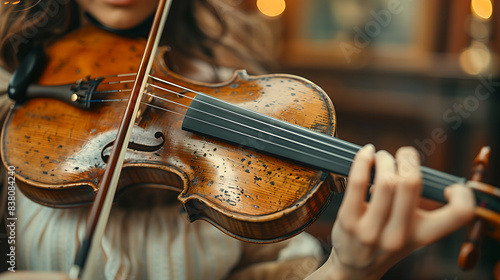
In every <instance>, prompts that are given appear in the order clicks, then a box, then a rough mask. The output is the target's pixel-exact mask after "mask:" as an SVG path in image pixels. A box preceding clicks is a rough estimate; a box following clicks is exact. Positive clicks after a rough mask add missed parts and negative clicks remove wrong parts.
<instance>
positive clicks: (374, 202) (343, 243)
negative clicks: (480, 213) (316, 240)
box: [307, 145, 475, 279]
mask: <svg viewBox="0 0 500 280" xmlns="http://www.w3.org/2000/svg"><path fill="white" fill-rule="evenodd" d="M374 165H375V166H376V174H375V179H374V184H373V193H372V197H371V199H370V202H366V201H365V196H366V192H367V189H368V185H369V181H370V172H371V169H372V166H374ZM419 166H420V162H419V158H418V153H417V151H416V150H414V149H412V148H401V149H400V150H399V151H398V152H397V154H396V159H394V158H393V157H392V156H391V155H390V154H389V153H387V152H385V151H381V152H377V153H375V151H374V148H373V146H372V145H367V146H365V147H364V148H363V149H361V150H360V152H359V153H358V154H357V155H356V157H355V160H354V163H353V166H352V168H351V171H350V174H349V178H350V180H349V183H348V187H347V190H346V194H345V197H344V201H343V203H342V205H341V207H340V209H339V214H338V218H337V221H336V223H335V225H334V227H333V230H332V245H333V249H332V252H331V254H330V257H329V258H328V260H327V261H326V262H325V264H323V266H321V267H320V268H319V269H318V270H317V271H315V272H314V273H313V274H311V275H310V276H309V277H308V278H307V279H379V278H380V277H381V276H382V275H383V274H384V273H385V272H386V271H387V270H388V269H389V268H391V267H392V266H393V265H395V264H396V263H397V262H398V261H400V260H401V259H402V258H404V257H406V256H407V255H408V254H409V253H411V252H412V251H413V250H415V249H417V248H419V247H423V246H426V245H428V244H431V243H433V242H436V241H437V240H439V239H441V238H442V237H444V236H445V235H447V234H449V233H451V232H453V231H455V230H457V229H459V228H460V227H462V226H463V225H465V224H466V223H468V222H469V221H470V220H471V219H472V218H473V216H474V207H475V203H474V199H473V194H472V191H471V190H469V189H467V188H466V187H464V186H460V185H454V186H451V187H448V188H447V189H446V190H445V196H446V197H447V199H448V201H449V203H448V204H447V205H445V206H443V207H442V208H439V209H437V210H434V211H424V210H421V209H419V208H418V201H419V199H420V193H421V187H422V182H421V174H420V169H419Z"/></svg>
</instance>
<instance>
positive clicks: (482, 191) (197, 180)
mask: <svg viewBox="0 0 500 280" xmlns="http://www.w3.org/2000/svg"><path fill="white" fill-rule="evenodd" d="M145 49H147V47H146V43H145V41H144V40H136V39H130V38H124V37H122V36H118V35H114V34H112V33H109V32H107V31H103V30H100V29H96V28H90V29H80V30H77V31H75V32H73V33H71V34H69V35H67V36H66V37H64V38H62V39H61V40H59V41H58V42H56V43H54V44H53V45H51V46H49V47H48V48H46V49H45V50H44V53H45V55H46V56H47V62H46V66H45V70H44V72H43V73H42V74H41V77H40V78H39V79H38V81H37V84H36V85H30V86H29V87H25V88H23V86H17V85H26V83H25V82H26V80H27V79H31V78H33V76H36V74H31V73H32V72H33V71H26V69H35V68H37V67H35V66H36V65H37V64H38V63H39V61H40V60H41V58H39V57H40V55H39V54H38V55H37V54H36V53H35V54H34V55H33V57H28V58H27V60H26V62H23V65H22V66H21V67H22V70H23V71H19V73H28V74H17V72H16V73H15V75H14V76H13V80H12V81H11V89H9V93H10V95H11V97H12V98H13V99H14V100H15V101H16V105H15V106H13V108H12V110H11V111H10V113H9V115H8V117H7V119H6V122H5V124H4V127H3V130H2V136H1V138H2V139H1V140H2V141H1V150H2V161H3V162H4V165H5V166H14V167H15V168H16V183H17V184H18V187H19V188H20V189H21V190H22V191H23V193H24V194H25V195H26V196H27V197H28V198H30V199H32V200H34V201H36V202H38V203H40V204H43V205H47V206H52V207H77V206H82V205H87V204H90V203H92V202H93V201H94V199H95V197H96V195H97V194H98V193H99V192H100V190H101V189H100V185H101V182H102V181H103V176H104V173H105V170H106V166H107V165H108V161H109V160H110V158H111V154H112V152H111V149H112V148H113V147H114V145H115V144H116V142H115V139H116V137H117V133H118V130H119V126H120V121H121V117H122V116H123V115H124V111H125V110H126V109H125V108H126V105H127V104H126V101H127V100H128V95H129V94H130V92H131V85H132V83H133V81H134V80H135V74H117V73H136V72H138V70H139V67H138V65H139V60H140V59H141V57H142V54H143V53H144V51H145ZM167 52H168V49H167V48H166V47H162V48H160V49H159V50H158V51H157V52H156V56H155V57H154V63H153V67H152V70H151V73H150V74H148V77H147V80H148V82H147V85H146V87H145V90H144V98H143V99H142V100H141V101H140V102H141V105H140V108H139V110H138V112H137V117H136V118H135V120H134V124H133V130H132V134H131V136H130V140H129V141H128V143H126V146H127V148H128V149H127V153H126V154H125V157H124V159H123V168H122V169H123V170H122V172H121V174H120V177H119V180H118V187H117V192H116V195H115V199H119V197H120V196H122V195H124V194H125V193H127V192H129V191H131V190H137V189H143V188H164V189H168V190H171V191H175V192H177V193H179V195H178V200H179V201H180V202H181V203H182V204H183V205H184V207H185V210H186V212H187V215H188V217H189V219H190V220H191V221H194V220H197V219H204V220H207V221H208V222H210V223H212V224H213V225H214V226H216V227H217V228H219V229H221V230H222V231H224V232H226V233H227V234H229V235H231V236H234V237H236V238H239V239H242V240H245V241H250V242H260V243H265V242H275V241H279V240H282V239H285V238H289V237H291V236H294V235H296V234H298V233H299V232H301V231H303V230H304V229H305V228H306V227H307V226H308V225H310V224H311V223H312V222H314V221H315V220H316V219H317V217H318V216H319V215H320V214H321V213H322V212H323V211H324V210H325V209H326V207H327V205H328V202H329V201H330V200H331V199H332V197H333V194H334V193H335V192H341V191H343V189H344V187H345V185H344V178H345V177H346V176H347V175H348V172H349V169H350V165H351V163H352V160H353V158H354V155H355V154H356V152H357V151H358V150H359V149H360V148H361V147H360V146H358V145H355V144H352V143H349V142H346V141H343V140H341V139H338V138H336V137H334V136H335V135H336V132H337V130H336V116H335V109H334V106H333V104H332V102H331V101H330V99H329V97H328V95H327V94H326V93H325V92H324V91H323V90H321V89H320V88H319V87H318V86H317V85H315V84H313V83H312V82H310V81H308V80H306V79H304V78H301V77H297V76H292V75H285V74H272V75H262V76H250V75H248V74H247V73H246V72H245V71H244V70H239V71H236V72H235V73H234V75H233V76H232V78H230V79H229V80H227V81H225V82H221V83H217V84H210V83H202V82H197V81H193V80H190V79H187V78H184V77H182V76H180V75H178V74H176V73H174V72H172V71H171V70H170V69H169V68H168V67H167V65H168V62H167V60H166V57H167ZM96 56H97V57H96ZM90 57H94V58H93V59H89V58H90ZM91 77H96V78H91ZM75 81H77V82H75ZM421 168H422V173H423V184H424V190H423V194H422V195H423V196H424V197H427V198H430V199H433V200H436V201H439V202H445V199H444V195H443V190H444V188H445V187H446V186H448V185H451V184H453V183H465V184H467V185H468V186H470V187H471V188H473V189H474V192H475V195H476V199H477V202H478V208H477V211H476V214H477V216H478V217H479V218H481V219H483V220H484V221H485V222H486V223H487V224H488V227H487V228H488V230H489V231H490V232H491V234H492V235H494V236H497V237H500V230H499V225H500V215H499V213H500V191H499V190H498V189H497V188H495V187H493V186H489V185H487V184H483V183H480V182H476V181H468V182H467V181H466V180H465V179H464V178H460V177H457V176H453V175H450V174H446V173H443V172H440V171H437V170H432V169H430V168H426V167H421Z"/></svg>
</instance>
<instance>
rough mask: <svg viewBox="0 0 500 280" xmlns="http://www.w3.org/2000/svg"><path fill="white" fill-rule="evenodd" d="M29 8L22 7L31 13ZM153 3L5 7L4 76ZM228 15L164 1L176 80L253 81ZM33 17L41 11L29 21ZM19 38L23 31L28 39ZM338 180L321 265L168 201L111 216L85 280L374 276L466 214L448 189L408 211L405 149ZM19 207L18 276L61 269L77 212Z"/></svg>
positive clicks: (409, 158) (462, 197)
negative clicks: (437, 202) (342, 188)
mask: <svg viewBox="0 0 500 280" xmlns="http://www.w3.org/2000/svg"><path fill="white" fill-rule="evenodd" d="M28 2H29V1H25V2H24V5H26V6H29V5H30V4H34V3H28ZM33 2H36V1H33ZM156 3H157V0H147V1H138V0H77V1H76V2H73V1H64V0H59V1H47V2H42V3H39V4H38V5H35V7H33V8H32V10H31V11H28V12H27V13H28V15H26V14H24V15H23V16H21V17H19V14H18V12H16V8H15V7H13V6H8V7H7V6H4V7H2V11H1V16H0V18H1V22H0V33H1V34H2V44H1V49H0V54H1V62H2V66H3V67H5V68H6V69H8V70H9V71H13V70H14V69H16V67H17V65H18V62H19V60H20V59H21V58H22V57H23V56H24V55H25V53H26V52H27V51H28V50H29V49H31V48H33V47H34V46H37V45H47V44H50V43H51V42H52V41H53V40H55V39H56V38H57V37H58V36H61V35H63V34H65V33H67V32H68V31H69V30H70V29H72V28H74V27H75V26H85V25H90V24H96V23H97V24H100V25H102V26H105V27H107V28H111V29H116V30H121V31H123V30H128V31H129V30H130V29H133V30H134V32H135V31H137V32H138V33H141V31H140V30H141V28H137V27H138V26H141V25H142V24H143V23H144V22H147V20H148V19H149V18H150V16H151V14H152V12H153V11H154V10H155V7H156ZM42 4H43V5H42ZM50 7H52V8H50ZM229 8H230V6H227V5H224V3H223V2H222V1H204V0H191V1H187V0H182V1H179V0H177V1H174V4H173V7H172V9H171V12H170V17H169V20H168V22H167V33H166V34H170V35H167V36H166V37H165V38H163V39H164V42H165V43H166V44H168V45H170V46H171V47H172V51H173V52H174V53H177V54H179V55H180V56H175V57H177V58H176V59H178V61H175V60H174V61H173V62H172V65H174V66H175V65H180V63H177V62H179V61H181V60H182V61H183V62H186V61H189V63H190V67H184V68H182V67H179V68H178V69H177V71H178V72H180V73H181V74H183V75H185V76H188V77H192V78H195V79H198V80H204V81H217V80H221V79H224V75H223V74H222V73H224V72H225V71H224V69H225V68H223V67H231V68H234V67H243V66H245V67H244V68H247V69H250V71H251V72H254V73H258V72H259V71H261V67H260V64H262V63H261V62H263V61H265V58H266V57H265V55H263V52H262V50H259V49H257V48H256V47H255V46H253V45H251V44H250V45H247V44H244V43H243V42H244V41H242V39H241V38H240V37H239V36H242V35H238V34H242V33H238V32H235V29H241V30H246V31H247V32H248V31H252V30H253V31H255V33H256V34H261V29H258V28H256V27H255V26H252V24H253V23H252V21H250V20H248V17H245V16H243V15H241V14H240V13H238V12H237V11H234V10H228V9H229ZM36 9H39V10H36ZM41 10H45V12H44V13H45V14H43V12H41V13H39V12H40V11H41ZM56 10H57V11H56ZM16 13H17V14H16ZM49 13H52V14H49ZM44 16H45V18H44ZM24 19H28V20H24ZM42 23H44V24H42ZM28 29H32V30H34V31H33V32H30V33H28V32H26V30H28ZM256 29H258V32H257V31H256ZM138 30H139V31H138ZM169 31H170V32H169ZM174 31H175V32H174ZM23 32H24V33H23ZM125 33H127V32H126V31H125ZM26 34H29V36H28V35H26ZM244 34H245V35H246V33H244ZM23 35H24V36H23ZM260 42H263V41H260ZM183 65H184V64H183ZM174 68H175V67H174ZM373 166H376V174H375V181H374V188H373V193H372V198H371V200H370V202H369V203H367V202H365V194H366V192H367V189H368V185H369V179H370V174H371V169H372V167H373ZM349 177H350V180H349V183H348V187H347V191H346V194H345V196H344V201H343V203H342V206H341V208H340V210H339V215H338V218H337V221H336V223H335V225H334V228H333V230H332V243H333V249H332V252H331V253H330V256H329V258H328V259H327V260H326V261H325V262H324V263H323V264H322V265H321V261H320V260H319V259H320V257H319V258H318V256H317V249H318V246H317V243H315V242H314V241H311V239H310V237H309V236H307V235H304V234H301V235H299V236H297V237H295V238H293V239H291V240H289V241H287V242H282V243H277V244H272V245H249V244H242V243H240V242H239V241H236V240H233V239H231V238H228V237H227V236H225V235H224V234H222V233H220V232H219V231H218V230H216V229H215V228H213V227H212V226H210V225H208V224H207V223H193V224H189V223H187V221H186V219H185V217H183V216H182V215H181V214H179V206H178V205H177V204H171V205H157V206H155V207H152V208H150V209H146V210H144V211H133V210H131V209H128V208H115V209H113V211H112V214H111V217H110V222H109V225H108V228H107V232H106V235H105V237H104V239H103V242H102V253H103V256H104V257H101V259H100V260H98V261H97V267H96V271H97V272H96V274H95V279H98V278H105V279H286V278H293V279H297V278H298V279H303V278H306V277H307V279H378V278H380V277H381V276H382V275H383V274H384V273H385V272H386V271H387V270H388V269H389V268H390V267H391V266H393V265H394V264H395V263H397V262H398V261H399V260H400V259H402V258H403V257H405V256H406V255H408V254H409V253H410V252H411V251H413V250H414V249H416V248H419V247H421V246H425V245H427V244H430V243H432V242H435V241H436V240H438V239H440V238H441V237H443V236H444V235H446V234H448V233H450V232H452V231H455V230H456V229H458V228H459V227H461V226H463V225H464V224H466V223H467V222H468V221H469V220H470V219H471V218H472V216H473V208H474V200H473V195H472V192H471V191H470V190H468V189H467V188H465V187H464V186H459V185H457V186H452V187H450V188H447V190H446V192H445V194H446V196H447V197H448V198H449V201H450V202H449V204H447V205H446V206H444V207H443V208H441V209H438V210H435V211H432V212H424V211H422V210H420V209H418V207H417V204H418V198H419V194H420V189H421V174H420V171H419V159H418V154H417V152H416V151H415V150H414V149H412V148H402V149H400V150H399V151H398V152H397V154H396V156H395V158H393V157H392V156H391V155H390V154H388V153H387V152H385V151H379V152H375V148H374V147H373V146H371V145H367V146H365V147H364V148H363V149H362V150H360V151H359V153H358V154H357V155H356V158H355V161H354V163H353V166H352V168H351V171H350V176H349ZM18 200H19V202H18V203H19V204H18V208H19V209H22V210H21V211H22V213H19V215H21V214H22V215H23V218H22V219H21V218H20V219H19V229H18V233H19V235H18V238H19V241H18V244H19V245H18V247H17V249H18V253H17V256H18V258H19V259H18V261H19V263H20V266H21V268H23V269H27V270H59V271H64V272H67V271H68V269H69V267H70V266H71V264H72V258H73V256H74V254H75V251H76V249H77V247H78V240H79V239H80V238H81V229H82V226H83V224H84V223H83V220H84V219H85V215H86V210H85V209H69V210H56V209H49V208H46V207H42V206H39V205H36V204H34V203H33V202H31V201H29V200H27V199H26V198H24V197H23V196H22V194H20V193H19V192H18ZM131 221H134V223H135V224H133V223H132V222H131ZM75 236H76V237H75ZM33 240H36V242H34V241H33ZM38 240H40V241H38ZM187 244H195V245H194V246H188V245H187ZM220 248H223V250H221V249H220ZM34 273H35V274H34V275H36V276H33V274H31V272H26V273H24V274H23V273H9V272H6V273H4V275H3V277H5V279H11V278H12V279H23V277H26V279H31V278H33V277H36V278H37V279H42V278H41V277H42V276H40V275H43V274H39V273H36V272H34ZM45 276H46V277H48V278H47V279H56V277H58V278H57V279H65V277H66V276H65V275H64V274H49V275H47V274H46V275H45Z"/></svg>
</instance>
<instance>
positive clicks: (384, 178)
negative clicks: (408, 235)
mask: <svg viewBox="0 0 500 280" xmlns="http://www.w3.org/2000/svg"><path fill="white" fill-rule="evenodd" d="M396 181H397V178H396V165H395V161H394V158H393V157H392V156H391V155H390V154H389V153H388V152H386V151H379V152H377V154H376V155H375V180H374V188H375V189H374V191H373V195H372V198H371V200H370V203H369V205H368V209H367V211H366V215H365V216H363V218H362V223H363V224H364V225H365V226H366V230H367V231H368V230H369V231H370V232H371V233H367V236H370V237H371V238H376V237H377V236H378V235H379V234H380V232H381V230H382V228H383V227H384V225H385V223H386V222H387V219H388V217H389V215H390V212H391V208H392V199H393V196H394V187H395V185H396V183H397V182H396Z"/></svg>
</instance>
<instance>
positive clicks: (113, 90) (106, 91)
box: [92, 89, 132, 94]
mask: <svg viewBox="0 0 500 280" xmlns="http://www.w3.org/2000/svg"><path fill="white" fill-rule="evenodd" d="M125 91H128V92H131V91H132V90H131V89H111V90H101V91H94V92H92V93H99V94H104V93H117V92H125Z"/></svg>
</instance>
